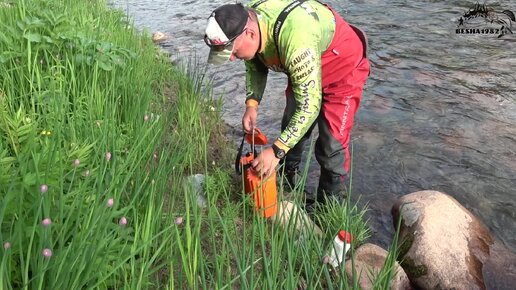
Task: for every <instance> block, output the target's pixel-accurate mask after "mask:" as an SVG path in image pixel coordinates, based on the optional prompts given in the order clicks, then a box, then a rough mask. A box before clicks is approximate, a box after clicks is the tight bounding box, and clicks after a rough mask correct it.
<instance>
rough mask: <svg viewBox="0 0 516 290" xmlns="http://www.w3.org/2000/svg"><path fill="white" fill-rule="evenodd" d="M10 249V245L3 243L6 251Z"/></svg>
mask: <svg viewBox="0 0 516 290" xmlns="http://www.w3.org/2000/svg"><path fill="white" fill-rule="evenodd" d="M10 248H11V243H9V242H5V243H4V249H5V250H7V249H10Z"/></svg>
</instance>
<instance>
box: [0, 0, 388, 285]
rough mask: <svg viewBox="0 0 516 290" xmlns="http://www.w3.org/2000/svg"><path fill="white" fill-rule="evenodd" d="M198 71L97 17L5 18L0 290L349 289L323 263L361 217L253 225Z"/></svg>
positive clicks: (6, 12) (116, 17)
mask: <svg viewBox="0 0 516 290" xmlns="http://www.w3.org/2000/svg"><path fill="white" fill-rule="evenodd" d="M196 67H198V66H196V65H195V64H188V65H185V66H183V67H173V66H172V65H171V64H170V62H169V61H168V59H167V56H166V55H164V54H162V53H161V52H160V51H159V49H158V48H156V46H155V45H154V44H153V43H152V42H151V41H150V38H149V36H148V35H147V34H146V33H145V32H144V33H141V32H138V31H136V30H135V29H134V27H133V26H132V25H131V23H130V22H129V21H128V20H127V17H126V16H125V15H123V14H122V13H121V12H118V11H113V10H108V9H107V8H106V3H105V2H104V1H95V0H91V1H68V0H53V1H42V0H32V1H24V0H20V1H11V2H0V194H1V195H0V200H1V202H0V226H1V228H0V241H1V242H2V244H3V247H2V248H1V249H0V289H119V288H127V289H164V288H169V289H173V288H180V289H184V288H188V289H198V288H204V289H229V288H231V289H248V288H253V289H255V288H258V289H262V288H268V289H295V288H297V287H298V286H303V285H304V286H307V287H309V288H321V287H324V288H330V289H331V288H334V289H338V288H348V287H350V288H353V287H351V286H348V283H349V282H348V281H346V279H345V278H344V277H345V275H343V273H342V272H341V273H334V271H331V270H330V269H329V266H328V265H326V264H323V262H322V257H323V256H324V255H325V254H326V253H327V252H329V247H330V246H331V241H332V239H333V237H334V235H335V234H336V233H337V231H338V230H339V229H340V228H347V229H349V231H350V232H351V233H352V234H354V235H355V237H356V239H355V243H356V244H355V246H357V245H359V244H360V243H361V242H363V241H364V239H366V238H367V235H368V230H367V226H366V223H365V222H364V221H363V219H362V217H363V214H364V210H361V209H358V208H357V206H356V205H350V203H349V201H348V203H346V205H344V206H343V207H342V206H341V205H333V207H332V208H330V210H328V211H326V212H324V211H323V214H322V216H324V218H323V219H322V220H324V221H325V222H327V225H328V226H326V228H324V237H323V238H321V237H319V236H316V235H315V234H308V235H304V236H299V235H298V234H296V231H295V230H294V229H293V228H294V226H295V225H288V226H286V227H278V226H276V225H273V224H272V223H270V222H269V221H267V220H264V219H263V218H260V217H259V216H258V215H256V214H255V213H254V209H253V205H252V204H251V200H250V197H249V196H246V195H245V194H243V193H242V192H241V185H240V184H238V182H237V183H235V182H234V180H233V179H232V172H231V170H232V168H231V166H230V164H231V161H232V158H233V157H234V155H233V154H234V152H233V151H231V150H230V149H228V148H232V147H234V146H232V145H230V144H229V143H228V144H227V143H226V141H225V140H224V139H223V137H221V136H223V132H224V127H223V126H222V124H223V121H222V120H221V118H220V115H219V113H218V112H219V111H220V107H221V103H220V102H215V101H213V99H212V96H211V94H210V93H209V90H206V87H209V83H208V82H207V81H206V80H204V79H203V75H202V73H198V72H196V70H195V68H196ZM206 85H208V86H206ZM195 173H201V174H203V175H204V176H205V182H204V186H203V188H202V190H203V191H204V194H205V196H206V199H207V202H206V205H205V206H199V191H198V189H197V188H196V187H195V186H193V185H192V182H191V180H190V179H189V178H186V177H188V176H191V175H193V174H195ZM235 185H236V186H235ZM295 202H297V203H299V200H297V201H295ZM339 207H341V210H339ZM348 225H349V226H348ZM387 276H389V275H387ZM382 279H385V281H389V280H386V279H390V277H387V278H385V277H384V278H382ZM355 284H356V283H355ZM355 287H356V285H355Z"/></svg>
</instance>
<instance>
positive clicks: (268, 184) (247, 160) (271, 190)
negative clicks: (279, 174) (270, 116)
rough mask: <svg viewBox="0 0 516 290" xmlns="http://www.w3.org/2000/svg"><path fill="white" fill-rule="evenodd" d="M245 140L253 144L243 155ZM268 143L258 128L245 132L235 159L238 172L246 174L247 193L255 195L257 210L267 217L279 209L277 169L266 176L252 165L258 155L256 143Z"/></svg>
mask: <svg viewBox="0 0 516 290" xmlns="http://www.w3.org/2000/svg"><path fill="white" fill-rule="evenodd" d="M245 141H247V143H248V144H249V145H251V151H250V152H247V153H246V154H245V155H244V156H242V154H243V150H244V142H245ZM267 143H268V142H267V137H266V136H265V135H264V134H263V133H262V131H260V129H258V128H255V129H254V130H253V131H252V132H251V133H245V134H244V137H243V138H242V143H241V144H240V148H239V149H238V154H237V157H236V160H235V171H236V172H237V173H238V174H242V173H243V174H244V191H245V193H247V194H250V195H252V196H253V199H254V203H255V208H256V211H257V212H259V213H261V214H262V215H263V217H265V218H269V217H271V216H273V215H275V214H276V211H277V202H278V191H277V188H276V171H274V172H273V173H272V174H271V175H270V176H269V177H267V178H265V177H262V176H261V175H260V172H258V171H257V170H255V169H254V168H253V167H252V166H251V163H252V162H253V160H254V158H255V156H256V155H257V152H256V145H267Z"/></svg>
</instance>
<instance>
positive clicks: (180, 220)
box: [176, 216, 183, 226]
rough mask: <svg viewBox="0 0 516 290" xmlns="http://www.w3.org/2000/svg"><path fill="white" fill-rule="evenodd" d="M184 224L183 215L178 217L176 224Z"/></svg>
mask: <svg viewBox="0 0 516 290" xmlns="http://www.w3.org/2000/svg"><path fill="white" fill-rule="evenodd" d="M182 224H183V217H182V216H178V217H176V225H178V226H180V225H182Z"/></svg>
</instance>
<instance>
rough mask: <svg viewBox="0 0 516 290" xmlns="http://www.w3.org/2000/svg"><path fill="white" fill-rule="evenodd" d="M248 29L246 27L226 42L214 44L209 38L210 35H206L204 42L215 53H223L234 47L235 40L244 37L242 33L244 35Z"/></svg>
mask: <svg viewBox="0 0 516 290" xmlns="http://www.w3.org/2000/svg"><path fill="white" fill-rule="evenodd" d="M246 29H247V28H245V27H244V29H243V30H242V31H241V32H240V33H238V34H237V35H235V36H233V37H231V38H230V39H228V40H227V41H225V42H216V43H215V42H212V41H211V40H210V39H209V38H208V35H206V34H205V35H204V42H205V43H206V45H207V46H209V47H210V48H211V49H213V50H215V51H223V50H225V49H227V48H228V47H230V46H232V45H233V42H234V41H235V39H237V37H239V36H240V35H242V33H244V32H245V31H246Z"/></svg>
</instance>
